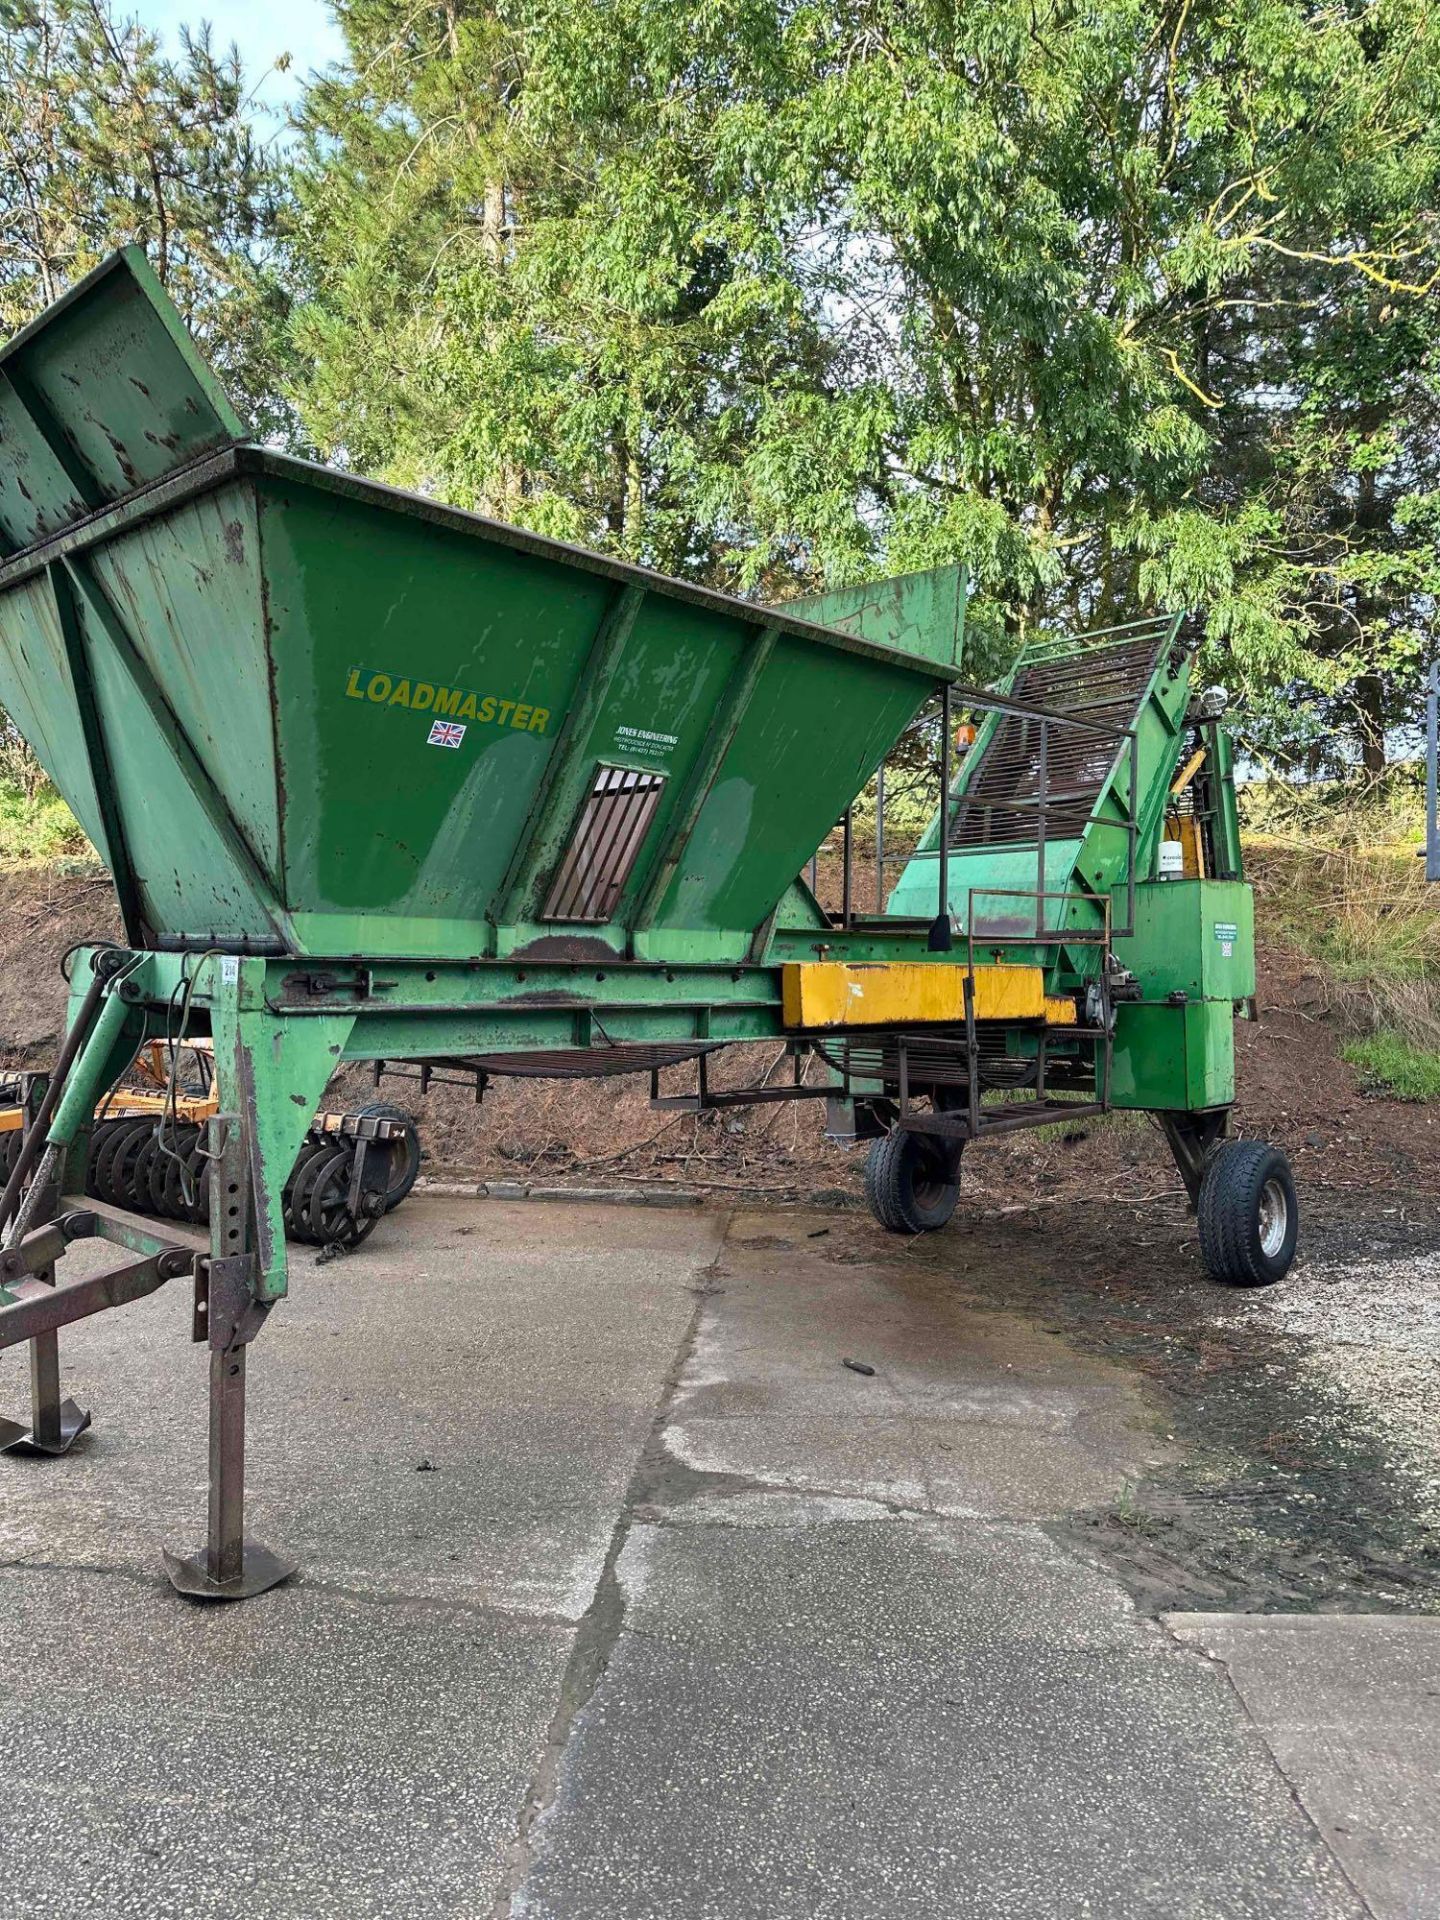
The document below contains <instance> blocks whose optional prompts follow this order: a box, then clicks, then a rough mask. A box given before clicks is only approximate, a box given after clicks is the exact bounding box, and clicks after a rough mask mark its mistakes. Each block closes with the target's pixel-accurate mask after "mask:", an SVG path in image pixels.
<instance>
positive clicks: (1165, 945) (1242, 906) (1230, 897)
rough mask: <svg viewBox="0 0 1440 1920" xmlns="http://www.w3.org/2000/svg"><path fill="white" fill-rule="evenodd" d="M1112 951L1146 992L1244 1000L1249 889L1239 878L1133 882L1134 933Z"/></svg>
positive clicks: (1251, 963)
mask: <svg viewBox="0 0 1440 1920" xmlns="http://www.w3.org/2000/svg"><path fill="white" fill-rule="evenodd" d="M1115 955H1116V958H1117V959H1118V960H1119V961H1120V964H1121V965H1122V966H1125V967H1129V968H1130V970H1131V972H1132V973H1133V974H1134V975H1135V978H1136V979H1137V980H1138V981H1139V982H1140V986H1141V989H1142V991H1143V992H1144V994H1145V997H1146V998H1147V999H1150V998H1154V997H1157V996H1160V995H1163V994H1168V993H1185V994H1188V995H1189V996H1190V998H1191V999H1192V1000H1226V1001H1235V1000H1245V999H1248V998H1249V997H1250V995H1251V994H1253V993H1254V991H1255V906H1254V895H1253V892H1252V890H1251V888H1250V887H1249V886H1247V885H1246V883H1245V882H1244V881H1243V880H1156V881H1149V882H1147V883H1146V884H1144V885H1143V886H1140V887H1137V888H1136V890H1135V937H1134V939H1133V940H1117V941H1116V942H1115Z"/></svg>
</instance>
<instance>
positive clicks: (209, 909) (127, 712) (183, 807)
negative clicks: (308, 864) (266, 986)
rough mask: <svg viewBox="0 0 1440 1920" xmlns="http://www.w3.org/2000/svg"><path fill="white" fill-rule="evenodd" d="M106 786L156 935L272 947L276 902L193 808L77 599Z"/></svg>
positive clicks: (102, 628) (180, 773)
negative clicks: (103, 746)
mask: <svg viewBox="0 0 1440 1920" xmlns="http://www.w3.org/2000/svg"><path fill="white" fill-rule="evenodd" d="M77 609H78V613H79V618H80V625H81V631H82V634H83V639H84V645H85V649H86V653H87V655H88V658H89V664H90V672H91V675H92V677H93V682H94V688H95V698H96V704H97V707H98V709H99V714H100V721H101V726H102V728H103V731H104V735H105V738H106V740H107V742H109V743H111V744H112V747H113V748H114V749H115V750H114V751H112V752H111V755H110V769H109V775H110V783H111V787H112V790H113V794H114V799H115V803H116V807H117V810H118V812H119V816H120V819H121V821H122V822H123V827H124V835H125V843H126V847H127V849H128V853H129V859H130V863H131V865H132V867H133V869H134V872H135V876H136V881H137V884H138V887H139V891H140V895H141V901H142V906H143V909H144V913H145V918H146V921H147V924H148V925H149V927H150V928H151V929H152V930H153V931H154V932H156V933H158V934H162V935H163V934H170V933H184V934H186V935H188V936H189V937H190V938H191V939H192V940H193V941H196V942H198V943H202V944H205V943H208V942H209V941H211V940H212V939H213V940H221V941H226V942H239V941H247V940H248V941H256V940H259V941H267V942H271V943H273V942H275V941H276V940H277V939H278V938H279V937H280V934H279V929H278V927H277V924H276V918H275V913H274V898H273V894H271V893H268V892H267V891H266V889H264V888H263V886H261V885H259V884H257V882H256V879H255V878H254V876H252V875H250V874H248V873H247V872H246V871H245V868H244V867H243V865H242V864H241V862H240V861H239V860H237V858H236V857H235V854H234V852H233V851H232V850H231V848H230V847H228V846H227V844H226V841H225V837H224V835H223V833H222V832H221V831H220V830H219V829H218V827H217V825H216V823H215V822H214V821H213V820H212V819H210V818H209V817H207V815H206V813H205V812H204V810H203V809H202V808H201V807H200V806H199V805H197V794H196V780H195V772H194V769H193V768H192V767H191V766H190V765H188V764H187V760H186V756H185V754H184V752H183V749H182V747H181V745H180V744H179V743H177V739H176V735H175V731H174V729H173V728H172V727H171V726H170V725H168V724H167V722H166V719H165V717H164V716H163V715H158V716H157V713H156V712H155V710H154V709H153V708H152V706H151V705H150V704H148V703H147V701H146V699H145V697H144V695H143V693H142V692H141V690H140V689H139V687H138V686H137V684H136V680H135V676H134V674H133V672H132V671H131V670H130V669H129V668H128V667H127V665H126V661H125V656H124V653H123V652H122V649H121V645H119V644H117V642H116V637H115V634H114V631H113V629H112V628H111V626H110V624H109V623H108V622H107V621H106V619H105V618H104V615H103V612H102V610H101V608H100V607H99V606H97V603H96V602H95V601H93V600H89V599H85V598H77Z"/></svg>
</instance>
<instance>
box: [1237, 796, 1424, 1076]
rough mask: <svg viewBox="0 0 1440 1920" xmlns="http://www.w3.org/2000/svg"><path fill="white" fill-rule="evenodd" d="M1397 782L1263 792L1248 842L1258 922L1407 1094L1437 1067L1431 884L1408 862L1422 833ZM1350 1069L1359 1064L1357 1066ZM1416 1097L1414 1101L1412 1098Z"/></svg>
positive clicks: (1374, 1064)
mask: <svg viewBox="0 0 1440 1920" xmlns="http://www.w3.org/2000/svg"><path fill="white" fill-rule="evenodd" d="M1414 799H1415V797H1414V794H1413V790H1412V789H1410V788H1409V787H1408V786H1406V785H1399V786H1397V785H1396V784H1395V783H1390V784H1388V785H1371V786H1369V787H1363V788H1349V789H1336V788H1333V787H1332V788H1327V789H1323V790H1315V791H1312V792H1305V791H1301V792H1298V793H1297V792H1295V791H1294V790H1291V791H1290V792H1289V793H1288V794H1287V795H1286V796H1285V798H1284V800H1283V802H1281V801H1279V800H1277V796H1276V794H1275V791H1274V789H1273V787H1272V788H1271V789H1270V790H1269V791H1268V792H1267V794H1266V795H1265V806H1264V813H1263V819H1264V827H1263V830H1261V831H1252V832H1251V833H1250V834H1248V835H1247V838H1246V870H1247V872H1248V874H1249V876H1250V878H1251V879H1252V880H1253V881H1254V883H1255V888H1256V893H1257V921H1258V923H1259V925H1260V926H1262V927H1263V928H1264V929H1265V931H1266V933H1267V935H1268V937H1269V938H1271V939H1272V940H1279V941H1281V942H1282V943H1283V944H1285V945H1286V946H1288V947H1290V948H1291V949H1292V950H1293V951H1295V952H1298V953H1301V954H1303V955H1304V956H1305V958H1306V959H1307V960H1308V961H1309V962H1310V963H1311V965H1312V967H1313V969H1314V971H1315V973H1316V976H1317V978H1318V980H1319V982H1320V984H1321V987H1322V990H1323V991H1324V993H1325V996H1326V999H1327V1002H1328V1008H1329V1011H1330V1012H1332V1013H1333V1014H1334V1016H1335V1017H1336V1019H1337V1020H1338V1021H1339V1023H1340V1024H1341V1025H1342V1026H1343V1027H1344V1028H1345V1030H1346V1031H1347V1032H1348V1033H1349V1034H1350V1035H1351V1036H1352V1037H1353V1038H1355V1039H1357V1040H1359V1041H1361V1042H1364V1041H1367V1040H1369V1039H1371V1038H1372V1037H1376V1036H1378V1037H1380V1038H1381V1040H1382V1041H1383V1042H1384V1044H1382V1045H1381V1046H1380V1047H1379V1048H1378V1050H1377V1049H1374V1048H1370V1049H1368V1050H1367V1051H1366V1058H1365V1061H1364V1063H1363V1064H1365V1065H1366V1066H1367V1067H1368V1068H1370V1069H1371V1070H1373V1072H1374V1074H1375V1076H1376V1077H1377V1078H1379V1079H1382V1080H1387V1081H1391V1082H1392V1083H1393V1074H1391V1073H1389V1072H1387V1065H1388V1067H1390V1068H1393V1069H1394V1070H1395V1071H1396V1072H1398V1073H1400V1074H1401V1075H1402V1077H1406V1078H1408V1081H1409V1083H1410V1085H1411V1086H1412V1087H1413V1088H1418V1087H1420V1086H1425V1085H1429V1084H1431V1083H1432V1082H1433V1080H1434V1077H1435V1074H1434V1073H1432V1071H1431V1070H1430V1065H1429V1063H1434V1068H1435V1072H1440V889H1437V888H1435V887H1434V886H1432V885H1429V884H1428V883H1427V882H1426V879H1425V869H1424V864H1423V862H1421V861H1420V860H1418V859H1417V858H1416V848H1417V847H1418V846H1419V844H1420V841H1421V837H1422V829H1421V824H1420V820H1419V817H1418V814H1417V812H1416V809H1415V804H1414ZM1357 1064H1361V1063H1360V1062H1359V1061H1358V1060H1357ZM1412 1097H1413V1096H1412Z"/></svg>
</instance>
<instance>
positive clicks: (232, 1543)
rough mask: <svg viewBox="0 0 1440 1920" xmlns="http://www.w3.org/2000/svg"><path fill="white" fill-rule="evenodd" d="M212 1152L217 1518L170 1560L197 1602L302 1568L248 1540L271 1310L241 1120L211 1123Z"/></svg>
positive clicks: (209, 1302)
mask: <svg viewBox="0 0 1440 1920" xmlns="http://www.w3.org/2000/svg"><path fill="white" fill-rule="evenodd" d="M210 1150H211V1154H212V1156H213V1158H212V1166H213V1179H212V1185H211V1189H210V1195H211V1198H210V1222H211V1225H210V1236H211V1247H212V1249H213V1250H214V1251H212V1254H211V1257H210V1259H209V1260H208V1261H202V1262H200V1263H199V1265H198V1266H197V1269H196V1277H195V1337H196V1339H197V1340H206V1341H208V1343H209V1347H210V1496H209V1517H208V1523H207V1526H206V1532H205V1543H204V1545H203V1546H200V1547H197V1548H196V1549H195V1550H194V1551H193V1552H191V1553H175V1552H172V1551H170V1549H168V1548H167V1549H166V1550H165V1553H164V1560H165V1571H166V1573H167V1574H169V1576H170V1584H171V1585H172V1586H173V1587H174V1588H175V1590H176V1592H177V1593H183V1594H184V1595H185V1596H186V1598H187V1599H190V1600H249V1599H251V1598H253V1597H254V1595H256V1594H257V1593H264V1592H265V1590H266V1589H267V1588H268V1587H273V1586H278V1585H279V1583H280V1582H281V1581H282V1580H288V1579H289V1577H290V1575H291V1574H292V1573H294V1572H295V1570H296V1562H295V1561H293V1560H286V1559H283V1558H282V1557H281V1556H280V1555H279V1554H277V1553H272V1552H271V1550H270V1549H269V1548H268V1547H265V1546H262V1545H261V1544H260V1543H259V1542H258V1541H256V1540H247V1539H246V1538H245V1356H246V1350H247V1349H248V1347H249V1345H250V1342H251V1341H252V1340H253V1339H254V1338H255V1335H256V1334H257V1333H258V1332H259V1331H260V1329H261V1327H262V1326H263V1325H264V1324H265V1316H266V1314H267V1313H268V1312H269V1306H268V1304H267V1303H266V1302H264V1301H260V1300H257V1299H256V1297H255V1292H254V1282H255V1277H256V1275H257V1273H258V1271H259V1260H258V1257H257V1255H256V1254H255V1252H254V1251H253V1250H250V1241H251V1234H250V1204H249V1196H250V1174H249V1166H248V1156H247V1155H246V1152H245V1147H244V1138H243V1134H242V1130H241V1127H240V1124H239V1123H238V1122H237V1121H236V1119H235V1118H234V1116H233V1115H220V1114H217V1115H216V1116H215V1118H214V1119H213V1120H211V1122H210ZM221 1249H223V1251H222V1250H221ZM242 1249H243V1251H242Z"/></svg>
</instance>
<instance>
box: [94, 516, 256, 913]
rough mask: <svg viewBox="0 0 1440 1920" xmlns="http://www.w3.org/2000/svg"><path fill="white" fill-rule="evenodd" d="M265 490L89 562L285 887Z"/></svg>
mask: <svg viewBox="0 0 1440 1920" xmlns="http://www.w3.org/2000/svg"><path fill="white" fill-rule="evenodd" d="M256 518H257V516H256V507H255V499H254V492H253V489H252V488H251V487H250V486H249V485H248V484H236V485H232V486H229V487H225V488H222V489H221V490H219V491H218V492H215V493H209V494H201V495H200V496H199V497H198V498H196V499H194V500H192V501H189V502H187V503H186V504H185V505H184V506H183V507H180V508H178V509H176V510H175V511H173V512H171V513H169V514H166V515H165V516H164V517H163V518H159V519H155V520H149V521H144V522H142V523H141V524H140V525H139V526H138V527H136V528H135V529H134V530H133V531H132V532H130V533H128V534H126V535H123V536H122V537H121V538H119V539H116V540H112V541H110V542H109V543H107V544H106V545H105V546H104V547H101V548H99V549H97V550H96V551H95V552H94V553H93V554H92V555H91V556H90V561H89V565H90V568H91V570H92V572H93V574H94V577H95V579H96V580H97V582H98V583H99V585H100V587H101V588H102V590H103V592H104V594H105V596H106V598H107V600H108V601H109V604H110V605H111V606H112V607H113V608H114V609H115V611H116V613H117V614H118V615H119V617H120V618H121V620H123V622H124V625H125V629H126V632H127V633H128V635H129V636H130V639H131V641H132V642H133V644H134V646H135V648H136V651H137V652H138V653H139V655H140V656H141V658H142V660H143V661H144V663H145V665H146V666H147V667H148V669H149V671H150V673H151V675H152V676H153V678H154V680H155V682H156V684H157V685H158V686H159V687H160V688H161V689H162V690H163V693H164V697H165V701H166V703H167V705H168V706H169V707H170V708H171V710H172V711H173V713H174V715H175V718H176V720H177V721H178V723H179V725H180V728H181V730H182V731H183V732H184V734H185V736H186V738H187V739H188V740H189V742H190V745H191V746H192V747H193V749H194V751H195V753H196V755H197V756H198V758H199V759H200V761H201V762H202V764H203V765H204V767H205V768H206V770H207V772H208V774H209V776H210V778H211V779H212V780H213V782H214V784H215V787H216V789H217V791H218V793H219V795H220V798H221V799H222V801H223V802H224V805H225V807H226V808H227V810H228V811H229V812H230V813H231V814H232V815H233V816H234V819H235V821H236V824H237V825H238V827H239V829H240V831H241V833H242V834H243V835H244V837H245V840H246V842H247V843H248V845H249V846H250V847H251V848H252V849H253V850H254V853H255V855H256V858H257V860H258V861H259V863H260V865H261V866H262V867H263V868H264V869H265V878H266V880H267V882H268V883H269V884H270V885H271V886H274V885H275V884H276V880H277V876H278V872H279V861H280V849H279V822H278V818H277V804H276V791H275V764H274V763H275V748H274V725H273V714H272V711H271V704H270V683H269V668H268V659H267V653H266V645H265V630H264V622H265V609H264V596H263V591H262V581H261V572H260V542H259V533H258V528H257V525H256Z"/></svg>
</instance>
